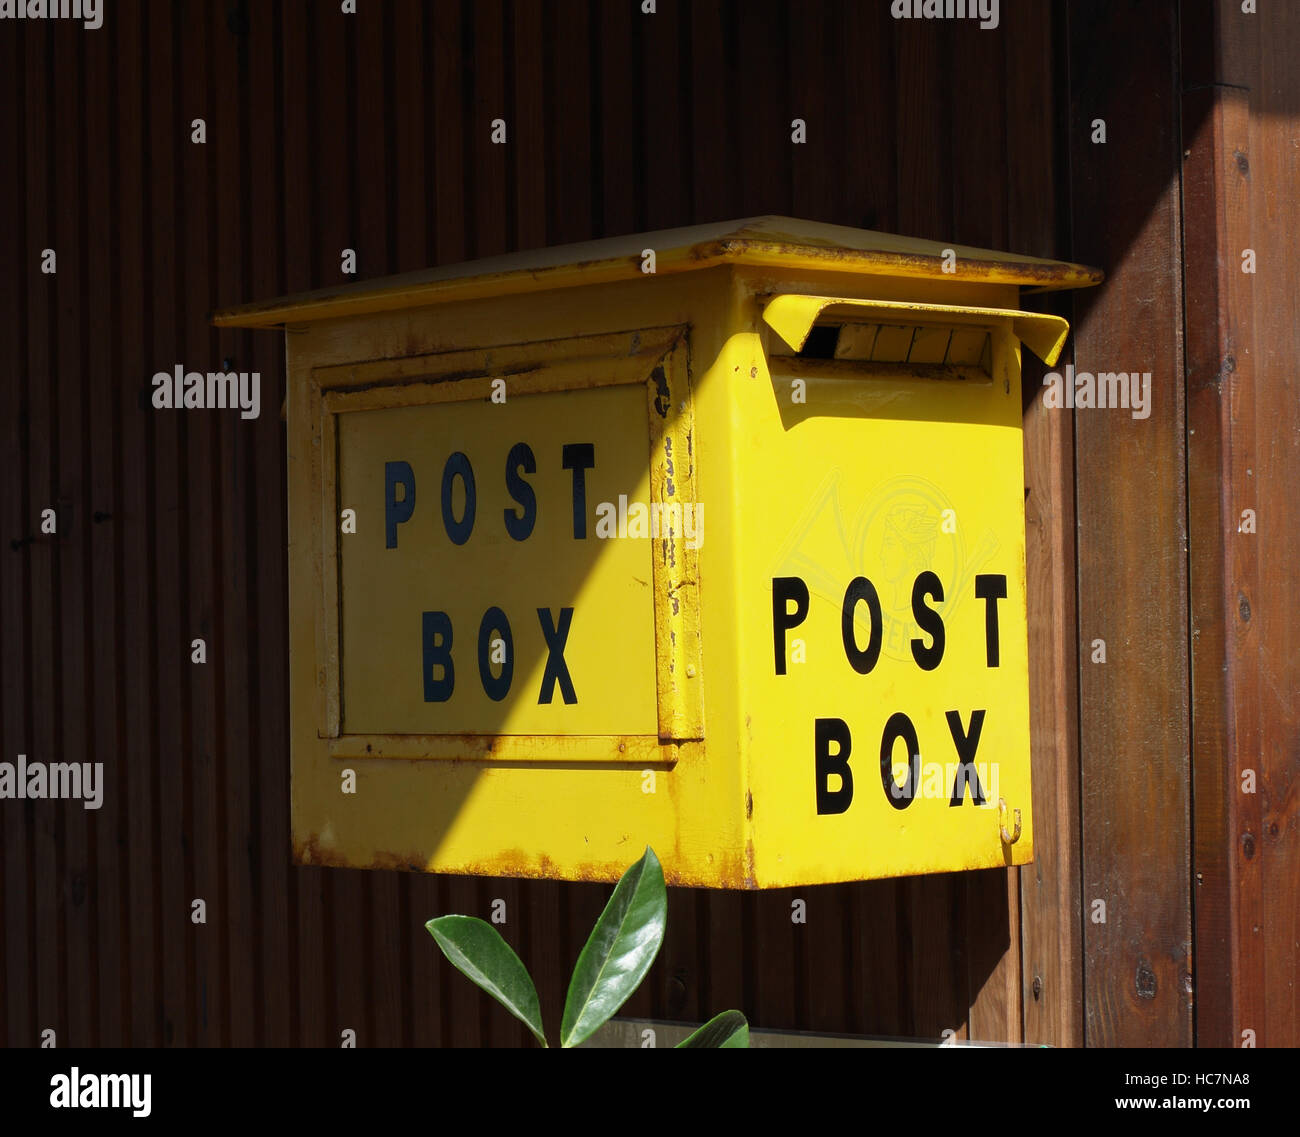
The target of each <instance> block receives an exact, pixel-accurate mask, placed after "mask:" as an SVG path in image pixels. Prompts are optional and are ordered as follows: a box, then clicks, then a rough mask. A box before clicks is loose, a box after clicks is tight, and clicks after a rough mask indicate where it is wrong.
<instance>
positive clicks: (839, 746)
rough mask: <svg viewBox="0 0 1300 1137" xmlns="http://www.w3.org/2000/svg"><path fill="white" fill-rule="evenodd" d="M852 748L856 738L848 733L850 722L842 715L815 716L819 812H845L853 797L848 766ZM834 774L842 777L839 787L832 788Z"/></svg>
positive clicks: (851, 779) (815, 756)
mask: <svg viewBox="0 0 1300 1137" xmlns="http://www.w3.org/2000/svg"><path fill="white" fill-rule="evenodd" d="M832 742H834V743H835V744H836V750H835V753H834V754H832V753H831V743H832ZM852 749H853V740H852V738H851V737H850V735H849V725H848V723H846V722H845V721H844V720H843V719H814V720H813V755H814V766H815V769H816V772H817V812H818V813H819V814H824V813H843V812H844V811H845V810H846V809H848V808H849V803H850V802H851V801H852V800H853V771H852V770H850V769H849V754H850V752H851V751H852ZM832 774H838V775H839V777H840V788H839V789H837V790H832V789H831V788H830V785H829V779H830V776H831V775H832Z"/></svg>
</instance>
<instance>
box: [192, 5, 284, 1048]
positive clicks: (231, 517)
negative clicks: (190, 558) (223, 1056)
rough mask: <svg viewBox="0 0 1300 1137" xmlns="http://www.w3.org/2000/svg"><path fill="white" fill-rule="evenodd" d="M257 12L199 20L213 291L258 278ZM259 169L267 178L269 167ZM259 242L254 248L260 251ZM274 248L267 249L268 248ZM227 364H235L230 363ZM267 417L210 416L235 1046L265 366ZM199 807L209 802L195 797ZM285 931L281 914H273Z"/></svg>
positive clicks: (250, 1036) (251, 1035)
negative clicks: (245, 80)
mask: <svg viewBox="0 0 1300 1137" xmlns="http://www.w3.org/2000/svg"><path fill="white" fill-rule="evenodd" d="M252 14H253V13H252V10H251V8H250V9H247V10H244V11H243V12H242V13H240V12H236V13H235V15H234V17H233V18H231V16H229V15H228V14H227V13H224V12H221V11H219V10H218V11H215V12H209V13H207V14H206V15H207V19H206V24H203V23H200V22H198V21H196V28H197V29H198V30H199V34H204V31H205V30H206V34H207V36H208V37H210V42H211V43H213V44H214V45H215V46H214V48H213V49H212V52H213V56H214V58H213V60H212V64H211V66H210V68H209V73H208V74H209V78H208V90H207V92H206V93H205V99H206V101H207V105H208V112H209V113H208V116H207V120H208V129H209V137H208V142H207V144H206V146H205V147H204V148H203V149H204V150H205V151H206V153H205V155H204V157H205V159H206V162H205V167H206V175H207V184H208V186H209V187H210V190H211V193H212V197H213V200H212V201H211V202H210V204H209V207H208V208H209V218H208V230H209V249H210V252H209V262H208V277H209V280H210V284H209V286H208V287H209V288H210V289H213V290H215V291H217V292H218V293H221V294H224V293H225V292H226V291H227V290H239V289H246V288H247V287H248V282H249V279H250V276H251V274H250V271H249V264H248V260H247V258H248V257H249V255H250V252H249V250H248V249H247V247H246V244H245V242H244V241H243V240H241V237H242V236H243V234H245V233H247V232H248V230H249V228H250V225H251V222H252V219H251V218H250V217H249V216H248V215H247V212H246V211H247V209H248V202H247V200H246V191H245V186H246V184H247V174H248V173H249V169H248V167H249V159H250V157H251V149H252V147H251V145H250V141H249V139H248V137H247V135H246V133H245V132H246V129H247V127H246V125H245V123H244V121H243V115H242V113H241V105H240V104H241V93H240V83H239V74H240V71H241V68H242V69H244V70H245V71H246V70H247V68H248V66H249V62H248V48H249V25H248V21H249V19H251V18H252ZM260 176H265V175H264V174H262V175H260ZM255 247H256V246H255ZM263 248H266V247H263ZM241 338H242V339H243V340H244V342H245V343H246V342H247V337H236V336H232V335H228V334H224V335H218V334H215V333H214V332H213V331H212V330H211V329H209V330H208V334H207V336H205V337H203V338H200V337H199V336H198V329H196V334H195V341H194V342H195V350H198V351H201V352H203V353H204V354H203V355H202V356H201V358H206V359H209V360H211V361H212V363H211V366H212V367H220V368H221V369H222V370H223V371H234V372H236V373H240V372H247V373H250V374H251V373H252V372H254V371H258V368H256V367H255V366H254V365H253V364H252V361H251V360H250V359H249V358H248V357H247V355H246V354H245V353H244V351H243V350H242V345H241V343H240V339H241ZM227 361H228V363H229V366H226V363H227ZM259 374H260V376H261V379H260V388H259V416H258V419H256V420H252V419H245V418H243V415H242V412H240V413H238V414H232V413H230V412H217V413H212V412H209V417H211V418H212V419H213V420H214V421H213V423H212V431H213V435H212V439H211V442H212V445H213V447H214V458H215V466H214V468H213V471H211V472H209V473H208V474H207V476H206V477H205V478H204V480H203V482H202V488H203V489H204V490H206V491H207V493H208V495H209V496H210V497H211V503H210V509H211V511H212V518H213V527H214V533H213V539H212V548H211V550H210V552H209V556H211V557H212V568H213V571H214V572H215V574H216V579H215V586H214V596H213V607H212V616H211V620H212V626H213V634H214V635H215V636H216V637H218V639H219V645H218V649H217V650H216V651H215V652H212V651H209V656H208V658H209V664H208V674H207V675H206V676H205V680H206V682H207V683H208V685H209V686H210V687H211V689H212V690H213V691H214V693H215V694H216V699H217V709H218V714H219V716H220V723H221V725H220V729H219V731H218V738H217V741H218V743H219V745H218V748H217V749H216V750H215V751H214V754H215V757H216V759H217V763H216V768H215V769H214V770H213V773H212V776H211V784H212V785H213V786H214V790H215V794H216V801H215V806H216V808H215V809H211V807H209V810H210V812H209V814H208V820H209V821H210V823H212V824H215V825H216V826H217V840H216V842H215V843H214V844H215V848H214V849H213V853H214V855H215V857H216V861H215V865H214V871H215V872H216V873H217V874H218V875H219V877H220V888H219V890H218V897H219V902H220V904H221V906H222V930H223V932H224V938H223V939H222V941H221V943H220V945H219V946H220V949H221V958H220V960H219V961H218V963H219V965H221V964H224V969H223V973H222V974H221V975H220V976H218V977H216V979H215V981H214V985H213V986H214V992H215V993H216V994H217V995H219V996H220V998H221V999H222V1001H223V1003H224V1007H223V1008H222V1009H223V1011H224V1012H225V1014H224V1016H223V1019H222V1021H221V1024H220V1025H221V1028H222V1031H223V1037H225V1038H227V1039H228V1040H229V1043H228V1044H229V1045H235V1046H250V1045H254V1044H255V1043H256V1042H257V1040H258V1039H259V1037H260V1032H259V1029H258V1027H259V1023H258V1019H259V1018H260V1016H261V1014H262V1007H261V1006H260V1005H258V1004H256V1003H255V1002H254V999H255V995H256V986H257V983H256V972H257V956H258V952H259V939H260V936H261V934H262V933H261V922H260V921H259V920H258V918H257V916H256V915H255V904H256V891H257V886H256V884H255V880H254V874H253V872H252V866H251V864H250V857H251V847H252V842H253V804H252V803H253V798H254V796H255V794H257V792H258V790H259V787H258V786H257V784H256V782H255V781H254V780H253V777H252V763H251V753H252V752H253V751H254V750H255V743H254V740H253V734H254V726H253V722H254V715H255V713H256V706H255V704H256V701H257V698H258V693H257V690H256V688H255V686H254V684H253V683H252V682H251V677H252V674H253V672H254V671H255V669H256V662H255V659H256V651H257V642H256V639H255V638H254V637H253V636H252V635H251V633H250V619H249V616H250V609H251V606H252V604H253V602H254V599H253V598H254V596H255V594H256V592H257V591H258V590H260V588H262V587H264V584H263V582H262V580H261V578H260V577H258V576H257V575H255V574H254V572H253V571H252V568H251V565H250V563H249V562H250V555H251V553H250V546H251V547H253V548H255V547H256V542H255V539H253V538H252V537H251V530H250V527H251V525H252V520H253V519H252V516H251V515H253V514H254V513H255V506H254V501H255V494H254V490H253V486H252V483H251V467H252V465H253V463H254V458H255V454H254V443H253V440H254V439H255V438H256V435H257V424H258V422H259V421H261V420H262V419H263V417H270V418H271V419H272V421H274V418H275V415H276V410H277V406H278V400H277V399H276V397H275V384H274V383H273V382H272V381H271V380H272V377H271V376H270V375H268V374H266V373H265V372H259ZM195 804H196V808H197V807H198V805H199V804H200V803H199V801H198V799H196V803H195ZM276 923H277V924H280V925H281V926H282V924H283V921H282V919H278V920H277V921H276Z"/></svg>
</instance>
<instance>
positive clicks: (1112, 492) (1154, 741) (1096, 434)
mask: <svg viewBox="0 0 1300 1137" xmlns="http://www.w3.org/2000/svg"><path fill="white" fill-rule="evenodd" d="M1069 67H1070V93H1071V103H1070V191H1071V195H1072V196H1071V201H1072V218H1073V240H1074V254H1075V256H1077V257H1079V258H1080V259H1081V260H1083V261H1084V262H1085V263H1091V264H1098V265H1102V266H1105V268H1106V271H1107V283H1106V287H1105V288H1104V289H1098V290H1094V291H1091V292H1088V293H1081V294H1079V295H1078V296H1077V297H1076V301H1075V306H1074V312H1075V325H1074V363H1075V366H1076V367H1077V368H1079V370H1081V371H1087V372H1089V373H1091V374H1093V375H1096V373H1097V372H1099V371H1107V372H1114V371H1123V372H1130V371H1134V370H1136V371H1138V372H1150V373H1151V376H1152V382H1151V405H1150V416H1149V417H1147V418H1144V419H1138V418H1135V417H1132V416H1131V414H1130V412H1129V410H1126V409H1124V408H1110V409H1105V410H1102V409H1096V408H1092V409H1083V410H1078V411H1076V413H1075V415H1074V434H1075V500H1076V516H1077V519H1078V544H1077V556H1078V603H1079V667H1080V671H1079V725H1080V734H1081V739H1082V742H1081V749H1080V770H1081V781H1082V808H1083V815H1082V817H1083V820H1082V830H1081V831H1082V835H1083V851H1082V880H1083V896H1082V900H1083V904H1084V912H1085V915H1086V919H1085V924H1084V961H1085V962H1084V998H1085V1010H1086V1022H1085V1036H1084V1037H1085V1041H1086V1042H1087V1044H1089V1045H1102V1046H1187V1045H1190V1043H1191V1041H1192V1030H1191V1026H1192V1021H1191V1020H1192V998H1191V966H1192V960H1191V950H1192V943H1191V903H1190V897H1191V870H1190V863H1189V862H1190V842H1191V827H1190V784H1191V768H1190V759H1189V715H1190V705H1189V697H1188V691H1187V668H1188V655H1187V632H1186V629H1187V553H1186V548H1187V546H1186V539H1187V527H1186V487H1185V479H1186V437H1185V427H1186V423H1185V421H1184V405H1183V386H1182V361H1183V355H1182V341H1183V336H1182V327H1183V312H1182V296H1181V287H1180V285H1181V275H1182V274H1181V272H1180V266H1181V247H1180V236H1181V230H1180V216H1179V179H1178V175H1177V171H1178V169H1179V151H1178V145H1179V138H1178V130H1177V125H1178V113H1177V112H1178V108H1177V82H1178V35H1177V20H1176V13H1175V12H1174V10H1173V9H1172V8H1171V7H1167V6H1163V5H1150V6H1139V7H1134V8H1131V9H1130V8H1127V7H1120V6H1116V7H1113V8H1106V9H1104V10H1102V9H1098V8H1097V7H1096V6H1094V5H1089V4H1072V5H1071V6H1070V9H1069ZM1096 119H1103V120H1105V124H1106V141H1105V143H1104V144H1103V143H1100V142H1097V143H1094V142H1093V141H1092V139H1091V136H1092V132H1093V126H1092V123H1093V121H1094V120H1096ZM1097 640H1101V641H1104V643H1105V652H1106V661H1105V662H1104V663H1102V662H1093V644H1094V642H1095V641H1097ZM1099 903H1101V904H1104V905H1105V909H1104V922H1102V920H1101V919H1100V918H1097V919H1094V911H1095V912H1096V913H1097V916H1098V917H1100V916H1101V913H1102V909H1100V908H1097V909H1094V907H1093V906H1094V905H1096V904H1099Z"/></svg>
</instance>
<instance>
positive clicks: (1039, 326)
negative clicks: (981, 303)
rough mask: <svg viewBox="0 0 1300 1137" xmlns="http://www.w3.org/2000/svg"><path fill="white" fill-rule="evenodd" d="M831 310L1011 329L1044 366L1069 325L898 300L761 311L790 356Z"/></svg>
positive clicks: (889, 320)
mask: <svg viewBox="0 0 1300 1137" xmlns="http://www.w3.org/2000/svg"><path fill="white" fill-rule="evenodd" d="M832 310H841V311H843V310H847V312H846V314H848V315H854V316H856V317H857V319H858V320H859V321H864V322H873V323H881V324H897V325H907V324H911V325H921V324H925V325H931V326H934V325H938V326H944V327H956V326H974V327H985V328H991V327H999V326H1006V325H1007V324H1008V323H1009V324H1010V326H1011V331H1012V333H1013V334H1014V335H1015V336H1016V338H1017V339H1019V340H1020V342H1021V343H1023V344H1024V345H1025V346H1026V347H1027V348H1029V350H1030V351H1032V352H1033V353H1034V354H1035V355H1036V356H1038V357H1039V359H1041V360H1042V361H1043V362H1044V363H1046V364H1047V365H1048V366H1049V367H1050V366H1051V365H1052V364H1053V363H1055V362H1056V360H1057V357H1058V356H1059V355H1060V354H1061V348H1062V347H1064V346H1065V337H1066V335H1067V333H1068V332H1069V330H1070V325H1069V324H1068V323H1067V322H1066V321H1065V320H1063V319H1062V318H1061V317H1060V316H1050V315H1045V314H1043V313H1039V312H1020V311H1017V310H1015V309H1012V308H972V307H968V306H965V305H956V304H923V303H911V302H907V301H899V300H855V299H850V298H847V297H837V296H803V295H781V296H774V297H772V299H771V300H769V301H768V302H767V305H766V306H765V307H764V309H763V320H764V322H766V323H767V324H768V326H770V327H771V328H772V330H773V331H775V332H776V334H777V335H779V336H780V337H781V339H782V340H784V341H785V342H786V343H787V344H788V345H789V346H790V348H791V349H792V350H793V351H800V350H802V348H803V346H804V342H805V341H806V340H807V338H808V334H809V332H811V331H812V328H813V325H814V324H815V323H816V322H817V321H818V319H819V318H820V317H822V316H823V315H824V314H832V315H833V314H836V313H835V312H834V311H832Z"/></svg>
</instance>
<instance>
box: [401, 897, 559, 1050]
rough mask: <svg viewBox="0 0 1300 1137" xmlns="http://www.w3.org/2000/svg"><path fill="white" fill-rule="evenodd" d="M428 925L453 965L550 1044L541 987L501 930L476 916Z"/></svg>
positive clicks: (539, 1040) (443, 917) (445, 919)
mask: <svg viewBox="0 0 1300 1137" xmlns="http://www.w3.org/2000/svg"><path fill="white" fill-rule="evenodd" d="M424 926H425V927H426V928H428V929H429V935H431V936H432V937H433V938H434V940H435V941H436V942H437V944H438V946H439V947H440V948H442V954H443V955H445V956H446V957H447V958H448V959H449V960H451V963H452V966H453V967H455V968H456V969H457V970H458V971H460V972H461V973H462V974H463V975H466V976H468V977H469V978H470V979H472V980H473V981H474V982H475V983H477V984H478V985H479V986H480V987H482V988H483V990H484V991H486V992H487V993H488V994H489V995H491V996H492V997H493V998H494V999H495V1000H496V1001H497V1002H498V1003H500V1004H501V1005H502V1006H503V1007H505V1009H506V1010H507V1011H509V1012H510V1013H511V1014H512V1015H514V1016H515V1018H517V1019H518V1020H519V1021H520V1022H522V1023H523V1024H524V1026H526V1027H527V1028H528V1029H529V1030H531V1031H532V1032H533V1036H534V1037H535V1038H536V1039H537V1041H538V1042H540V1043H541V1044H542V1045H543V1046H545V1045H546V1035H545V1034H543V1033H542V1007H541V1004H540V1003H539V1002H538V999H537V988H536V987H534V986H533V981H532V979H531V978H530V977H529V975H528V968H526V967H525V966H524V964H523V961H522V960H521V959H520V958H519V957H518V956H517V955H515V953H514V950H513V949H512V948H511V947H510V945H509V944H508V943H506V941H505V940H503V939H502V938H501V933H499V932H498V931H497V930H496V929H495V928H494V927H492V925H491V924H488V923H485V922H484V921H482V920H480V919H478V917H476V916H439V917H437V919H434V920H430V921H429V922H428V923H427V924H425V925H424Z"/></svg>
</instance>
